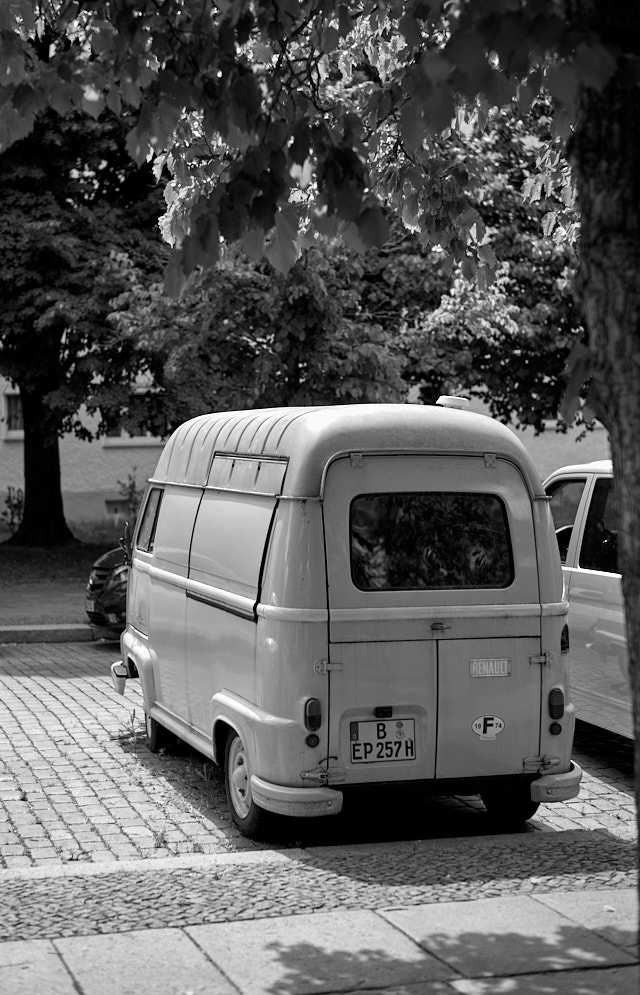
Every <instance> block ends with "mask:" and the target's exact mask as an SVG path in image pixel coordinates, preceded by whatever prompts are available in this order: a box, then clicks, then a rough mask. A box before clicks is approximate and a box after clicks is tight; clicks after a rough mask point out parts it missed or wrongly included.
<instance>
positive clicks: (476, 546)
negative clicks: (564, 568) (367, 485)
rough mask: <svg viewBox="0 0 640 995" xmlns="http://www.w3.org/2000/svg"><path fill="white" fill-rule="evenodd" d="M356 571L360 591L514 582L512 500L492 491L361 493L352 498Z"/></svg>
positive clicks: (426, 588) (479, 586)
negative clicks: (507, 506)
mask: <svg viewBox="0 0 640 995" xmlns="http://www.w3.org/2000/svg"><path fill="white" fill-rule="evenodd" d="M350 532H351V576H352V579H353V583H354V584H355V586H356V587H357V588H359V589H360V590H361V591H374V590H375V591H403V590H404V591H419V590H434V589H442V588H496V587H508V586H509V585H510V584H511V583H512V581H513V559H512V555H511V542H510V538H509V527H508V523H507V515H506V511H505V507H504V505H503V503H502V501H501V500H500V498H498V497H496V496H495V495H493V494H475V493H469V494H460V493H447V492H439V493H438V492H428V493H396V492H394V493H386V494H360V495H358V497H356V498H354V500H353V501H352V502H351V512H350Z"/></svg>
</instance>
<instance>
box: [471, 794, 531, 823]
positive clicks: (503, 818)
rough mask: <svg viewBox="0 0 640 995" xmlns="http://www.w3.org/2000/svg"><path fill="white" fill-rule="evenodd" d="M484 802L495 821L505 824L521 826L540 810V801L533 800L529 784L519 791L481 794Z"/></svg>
mask: <svg viewBox="0 0 640 995" xmlns="http://www.w3.org/2000/svg"><path fill="white" fill-rule="evenodd" d="M480 797H481V799H482V804H483V805H484V807H485V808H486V810H487V815H488V816H489V818H490V819H492V820H493V821H494V822H499V823H500V824H501V825H503V826H519V825H521V824H522V823H523V822H527V820H528V819H531V818H533V816H534V815H535V814H536V812H537V811H538V808H539V807H540V803H539V802H533V801H531V795H530V793H529V785H527V786H526V788H521V789H520V790H519V791H514V792H509V793H508V794H500V795H499V794H491V793H490V792H487V793H486V794H481V795H480Z"/></svg>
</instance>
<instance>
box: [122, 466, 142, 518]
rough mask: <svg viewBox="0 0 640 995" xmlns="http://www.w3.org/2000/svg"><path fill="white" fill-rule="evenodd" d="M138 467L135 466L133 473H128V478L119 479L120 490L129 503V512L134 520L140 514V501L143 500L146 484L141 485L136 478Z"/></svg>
mask: <svg viewBox="0 0 640 995" xmlns="http://www.w3.org/2000/svg"><path fill="white" fill-rule="evenodd" d="M136 469H137V467H135V466H134V468H133V470H132V471H131V473H128V474H127V479H126V480H119V481H118V491H119V494H120V496H121V497H122V498H124V500H125V502H126V505H127V512H128V514H129V516H130V518H131V521H132V522H134V521H135V519H136V516H137V514H138V508H139V507H140V502H141V500H142V495H143V494H144V486H143V487H139V486H138V481H137V479H136Z"/></svg>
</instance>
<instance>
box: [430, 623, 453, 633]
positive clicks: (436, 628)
mask: <svg viewBox="0 0 640 995" xmlns="http://www.w3.org/2000/svg"><path fill="white" fill-rule="evenodd" d="M450 628H451V626H450V625H445V624H444V622H432V623H431V631H432V632H444V630H445V629H450Z"/></svg>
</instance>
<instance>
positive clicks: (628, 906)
mask: <svg viewBox="0 0 640 995" xmlns="http://www.w3.org/2000/svg"><path fill="white" fill-rule="evenodd" d="M536 898H537V900H538V901H539V902H542V904H543V905H548V906H549V908H552V909H555V910H556V912H560V913H561V914H562V915H564V916H567V917H568V918H570V919H573V920H574V922H578V923H580V924H581V925H582V926H584V927H585V929H590V930H593V932H594V933H597V934H598V935H599V936H602V937H604V939H605V940H609V941H610V942H611V943H616V944H618V945H622V946H624V947H625V948H626V949H628V950H629V952H630V953H631V954H633V955H634V956H635V957H637V956H638V895H637V893H636V892H635V890H631V889H626V890H620V889H618V888H609V889H602V891H587V892H581V893H580V894H578V895H576V894H575V893H573V892H564V891H561V892H559V893H558V894H553V893H551V894H542V895H537V896H536Z"/></svg>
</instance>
